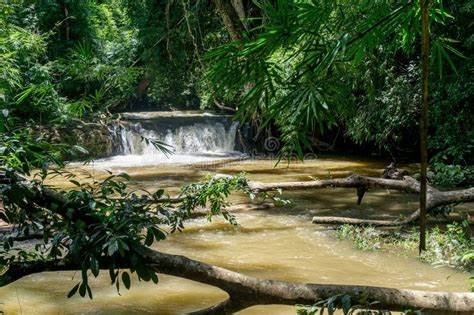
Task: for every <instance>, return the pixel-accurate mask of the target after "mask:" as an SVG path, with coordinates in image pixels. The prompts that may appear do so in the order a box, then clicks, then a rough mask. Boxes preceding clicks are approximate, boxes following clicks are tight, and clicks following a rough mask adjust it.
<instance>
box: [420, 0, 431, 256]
mask: <svg viewBox="0 0 474 315" xmlns="http://www.w3.org/2000/svg"><path fill="white" fill-rule="evenodd" d="M420 6H421V23H422V52H421V57H422V69H423V75H422V76H423V104H422V108H421V115H420V163H421V171H420V173H421V178H420V247H419V251H420V253H421V252H422V251H424V250H425V249H426V195H427V191H426V190H427V183H426V181H427V180H426V173H427V168H428V151H427V141H428V101H429V100H428V97H429V86H428V84H429V78H428V76H429V45H430V33H429V25H428V23H429V21H428V6H429V0H420Z"/></svg>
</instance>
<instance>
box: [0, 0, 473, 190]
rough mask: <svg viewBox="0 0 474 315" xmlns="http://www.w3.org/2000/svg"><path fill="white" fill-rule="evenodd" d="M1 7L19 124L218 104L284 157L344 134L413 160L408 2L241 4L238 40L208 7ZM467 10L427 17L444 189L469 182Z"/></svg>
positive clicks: (414, 29) (434, 9)
mask: <svg viewBox="0 0 474 315" xmlns="http://www.w3.org/2000/svg"><path fill="white" fill-rule="evenodd" d="M1 6H2V10H1V12H2V13H1V14H2V15H1V17H0V23H1V24H0V33H1V36H0V58H1V61H2V62H1V69H0V72H1V73H2V75H1V82H0V93H1V95H2V97H1V99H0V102H1V103H0V108H1V109H2V110H8V111H9V112H10V115H11V116H14V117H17V118H19V119H20V120H21V121H22V124H24V123H25V122H29V121H31V120H34V121H36V122H40V123H41V124H43V125H47V124H65V123H68V122H70V121H71V120H74V119H78V118H79V119H87V120H90V119H92V120H95V121H97V120H99V119H101V120H103V119H104V118H107V117H110V113H111V112H112V113H113V112H117V111H121V110H124V109H128V110H130V109H140V108H148V109H166V108H198V107H208V108H218V107H216V106H219V107H221V108H222V107H226V108H229V107H230V108H238V114H239V115H238V117H240V118H241V119H244V120H245V119H248V120H253V121H256V122H258V123H257V126H258V128H260V129H264V128H270V130H273V131H272V132H273V133H275V134H277V135H279V136H280V137H281V139H282V140H283V142H284V143H285V147H284V149H285V150H287V151H292V152H294V151H297V152H302V151H301V150H317V148H318V146H317V144H318V143H319V141H325V142H332V141H333V138H334V137H337V135H342V136H339V138H338V139H336V141H337V148H339V149H344V148H345V149H346V150H347V148H350V149H351V150H356V152H357V151H359V150H361V149H364V150H365V149H366V148H368V149H370V150H371V151H372V152H373V153H374V154H388V155H391V156H393V157H395V158H397V157H398V158H400V157H407V156H409V157H413V156H416V155H417V153H416V152H417V149H416V145H414V144H416V143H413V139H416V138H417V137H416V134H417V128H418V127H417V124H418V123H417V121H418V114H419V110H418V104H419V101H420V93H421V92H420V91H421V90H420V89H419V85H420V67H419V57H418V55H419V54H418V48H419V44H418V43H419V41H418V39H419V36H418V35H419V32H420V25H419V18H420V17H419V14H420V13H419V9H418V7H417V5H415V3H412V2H411V1H407V2H406V3H405V2H403V1H402V2H401V4H399V5H398V4H394V3H392V2H391V1H352V2H351V1H349V2H347V1H342V2H338V1H331V2H328V3H326V2H324V1H322V2H311V1H309V2H305V1H295V2H292V1H275V2H271V1H264V2H262V3H261V4H259V5H257V4H256V3H252V2H249V3H247V2H246V1H244V2H243V9H244V12H243V13H244V14H246V17H245V18H244V19H243V20H242V21H238V22H239V23H241V24H242V25H241V28H237V29H238V30H240V31H241V34H240V39H239V40H238V41H229V39H230V38H229V35H228V34H227V31H226V28H225V27H224V26H223V25H222V23H221V20H220V17H219V14H218V12H217V11H216V9H215V8H214V6H213V5H212V4H211V3H209V2H206V1H197V2H191V1H184V0H183V1H145V0H142V1H118V0H110V1H109V0H108V1H79V2H77V1H44V2H35V1H4V2H2V4H1ZM473 10H474V9H473V5H472V1H469V0H463V1H440V0H437V1H433V3H432V6H431V15H432V18H431V21H432V22H431V24H432V27H431V31H432V49H431V60H432V70H433V71H432V72H431V73H432V74H431V91H432V100H431V105H430V142H429V147H430V152H431V153H432V154H431V156H432V162H433V163H436V164H433V168H432V170H433V171H434V172H436V173H439V174H441V175H440V176H441V177H443V178H445V177H449V179H442V178H441V177H440V176H435V177H434V181H435V182H438V183H440V184H449V185H458V184H467V183H469V182H471V181H472V173H473V172H472V168H470V167H469V165H470V164H472V156H473V154H472V148H473V145H474V144H473V139H474V136H473V126H472V121H474V119H473V118H474V115H473V110H472V106H470V104H469V100H470V99H471V98H472V93H473V88H472V34H471V33H470V32H469V27H468V25H469V23H470V21H471V20H472V15H473ZM362 17H363V19H361V18H362ZM216 104H217V105H216ZM453 125H456V126H457V128H451V126H453ZM446 165H458V166H453V167H452V166H449V167H448V166H446Z"/></svg>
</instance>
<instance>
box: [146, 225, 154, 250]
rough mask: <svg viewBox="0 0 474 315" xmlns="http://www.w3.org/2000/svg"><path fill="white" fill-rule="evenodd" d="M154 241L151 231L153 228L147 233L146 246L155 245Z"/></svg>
mask: <svg viewBox="0 0 474 315" xmlns="http://www.w3.org/2000/svg"><path fill="white" fill-rule="evenodd" d="M153 240H154V235H153V231H152V230H151V228H149V229H148V230H147V232H146V238H145V245H146V246H151V245H152V244H153Z"/></svg>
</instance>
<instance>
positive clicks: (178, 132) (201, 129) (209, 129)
mask: <svg viewBox="0 0 474 315" xmlns="http://www.w3.org/2000/svg"><path fill="white" fill-rule="evenodd" d="M172 113H173V114H172V115H171V114H170V112H150V113H133V114H128V117H131V118H130V119H129V120H128V121H125V123H124V124H122V125H120V126H117V128H116V141H117V142H119V143H118V144H117V155H116V156H113V157H109V158H106V159H101V160H98V161H96V164H97V165H98V166H103V167H126V166H142V165H154V164H165V163H185V164H187V163H198V162H204V161H212V160H216V159H220V158H223V157H229V156H236V155H241V153H240V152H237V151H235V137H236V132H237V128H238V123H237V122H235V121H231V120H230V119H229V117H227V116H218V115H212V114H206V113H204V114H203V113H195V114H193V115H190V114H189V113H188V112H172ZM153 140H156V141H159V142H160V143H163V144H165V145H166V146H165V147H166V148H167V149H168V150H169V151H171V153H170V154H166V153H164V152H163V151H162V150H160V149H159V148H158V147H157V146H156V145H155V144H154V143H153V142H154V141H153Z"/></svg>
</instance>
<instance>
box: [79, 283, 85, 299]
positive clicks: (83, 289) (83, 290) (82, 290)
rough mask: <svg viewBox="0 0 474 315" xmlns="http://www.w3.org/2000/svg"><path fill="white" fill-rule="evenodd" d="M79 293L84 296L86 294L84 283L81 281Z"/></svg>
mask: <svg viewBox="0 0 474 315" xmlns="http://www.w3.org/2000/svg"><path fill="white" fill-rule="evenodd" d="M79 295H80V296H82V297H84V296H86V283H85V282H82V283H81V286H80V287H79Z"/></svg>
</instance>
